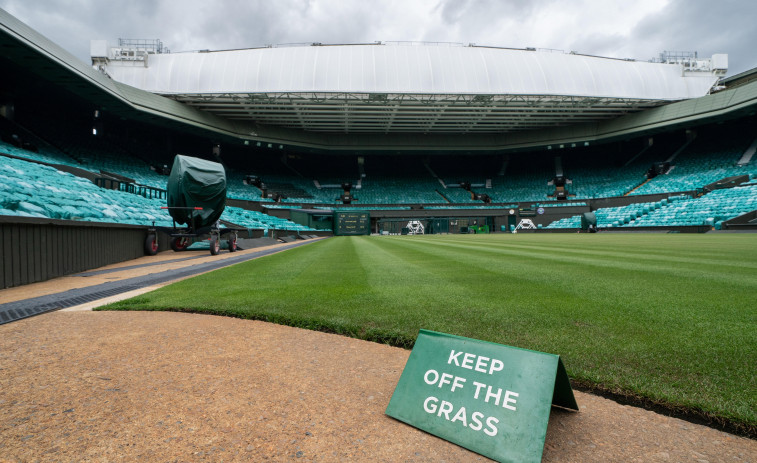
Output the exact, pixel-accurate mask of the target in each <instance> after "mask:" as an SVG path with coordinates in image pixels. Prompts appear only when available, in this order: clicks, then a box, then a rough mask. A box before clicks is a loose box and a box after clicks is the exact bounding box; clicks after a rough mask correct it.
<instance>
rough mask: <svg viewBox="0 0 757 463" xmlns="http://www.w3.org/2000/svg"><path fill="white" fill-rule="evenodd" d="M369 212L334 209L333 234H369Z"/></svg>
mask: <svg viewBox="0 0 757 463" xmlns="http://www.w3.org/2000/svg"><path fill="white" fill-rule="evenodd" d="M370 233H371V214H370V212H368V211H339V210H335V211H334V234H335V235H370Z"/></svg>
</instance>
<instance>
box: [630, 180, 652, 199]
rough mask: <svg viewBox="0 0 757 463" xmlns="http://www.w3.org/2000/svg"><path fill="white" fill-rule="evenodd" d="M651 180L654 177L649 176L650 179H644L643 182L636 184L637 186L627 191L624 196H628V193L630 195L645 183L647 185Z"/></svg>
mask: <svg viewBox="0 0 757 463" xmlns="http://www.w3.org/2000/svg"><path fill="white" fill-rule="evenodd" d="M650 180H652V179H651V178H648V179H646V180H644V181H643V182H641V183H639V184H638V185H636V186H635V187H634V188H633V189H632V190H630V191H628V192H627V193H626V194H624V195H623V196H628V195H630V194H631V193H633V192H634V191H636V190H638V189H639V188H641V187H643V186H644V185H646V184H647V183H649V181H650Z"/></svg>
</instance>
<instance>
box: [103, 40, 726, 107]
mask: <svg viewBox="0 0 757 463" xmlns="http://www.w3.org/2000/svg"><path fill="white" fill-rule="evenodd" d="M107 72H108V74H109V75H110V76H111V77H112V78H113V79H115V80H117V81H119V82H122V83H125V84H128V85H131V86H133V87H137V88H140V89H143V90H147V91H150V92H153V93H158V94H164V95H171V94H184V95H186V94H250V93H306V92H307V93H309V92H312V93H341V92H345V93H381V94H446V95H450V94H474V95H564V96H587V97H601V98H619V99H636V100H657V101H675V100H683V99H689V98H697V97H701V96H703V95H706V94H707V93H708V92H709V90H710V89H711V88H712V86H713V85H714V84H715V83H716V82H717V76H714V75H712V74H711V73H708V72H699V73H687V75H684V72H683V69H682V67H681V66H680V65H675V64H663V63H648V62H638V61H626V60H618V59H610V58H600V57H592V56H584V55H574V54H566V53H554V52H546V51H531V50H513V49H500V48H486V47H475V46H439V45H433V46H432V45H417V44H415V45H412V46H402V45H328V46H303V47H280V48H259V49H247V50H232V51H218V52H196V53H175V54H153V55H149V58H148V63H147V66H146V67H145V66H143V65H142V63H133V62H131V63H130V62H125V63H119V62H111V63H110V64H109V65H108V67H107ZM692 74H693V75H692Z"/></svg>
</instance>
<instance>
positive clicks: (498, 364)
mask: <svg viewBox="0 0 757 463" xmlns="http://www.w3.org/2000/svg"><path fill="white" fill-rule="evenodd" d="M460 356H462V360H461V359H460ZM490 360H491V364H490V363H489V361H490ZM447 365H455V366H456V367H462V368H466V369H468V370H476V371H478V372H481V373H489V374H490V375H491V374H494V372H495V371H502V370H503V369H504V368H505V364H504V363H502V360H498V359H490V358H489V357H484V356H483V355H476V354H471V353H465V352H462V351H459V352H455V351H454V349H453V350H451V351H450V353H449V359H448V360H447ZM487 367H488V369H487Z"/></svg>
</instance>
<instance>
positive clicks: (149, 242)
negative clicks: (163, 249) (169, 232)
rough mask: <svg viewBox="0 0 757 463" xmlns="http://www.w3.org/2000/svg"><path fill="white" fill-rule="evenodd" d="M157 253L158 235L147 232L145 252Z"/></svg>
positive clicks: (149, 254)
mask: <svg viewBox="0 0 757 463" xmlns="http://www.w3.org/2000/svg"><path fill="white" fill-rule="evenodd" d="M157 253H158V235H156V234H152V233H151V234H149V235H147V238H145V254H147V255H148V256H154V255H155V254H157Z"/></svg>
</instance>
